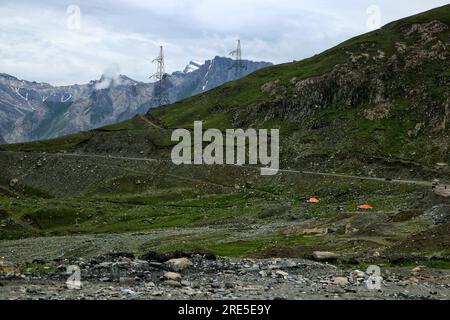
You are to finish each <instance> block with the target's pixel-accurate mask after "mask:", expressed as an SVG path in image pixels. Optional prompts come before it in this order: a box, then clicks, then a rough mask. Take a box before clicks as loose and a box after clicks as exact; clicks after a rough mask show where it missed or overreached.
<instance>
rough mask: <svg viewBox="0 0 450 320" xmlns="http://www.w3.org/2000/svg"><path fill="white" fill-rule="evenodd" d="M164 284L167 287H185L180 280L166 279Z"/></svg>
mask: <svg viewBox="0 0 450 320" xmlns="http://www.w3.org/2000/svg"><path fill="white" fill-rule="evenodd" d="M162 285H163V286H165V287H172V288H181V287H183V286H182V285H181V283H180V282H178V281H175V280H167V281H164V282H163V283H162Z"/></svg>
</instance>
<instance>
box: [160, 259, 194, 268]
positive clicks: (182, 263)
mask: <svg viewBox="0 0 450 320" xmlns="http://www.w3.org/2000/svg"><path fill="white" fill-rule="evenodd" d="M166 264H167V265H169V266H171V267H174V268H175V269H176V270H183V269H186V268H188V267H190V266H192V265H193V263H192V261H191V260H189V259H188V258H180V259H170V260H169V261H166Z"/></svg>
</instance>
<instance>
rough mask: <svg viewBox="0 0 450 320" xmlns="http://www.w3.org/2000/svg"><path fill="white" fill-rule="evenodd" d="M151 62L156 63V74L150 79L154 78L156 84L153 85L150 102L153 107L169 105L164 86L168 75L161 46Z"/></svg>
mask: <svg viewBox="0 0 450 320" xmlns="http://www.w3.org/2000/svg"><path fill="white" fill-rule="evenodd" d="M152 62H153V63H156V73H155V74H154V75H153V76H151V77H150V78H155V79H156V80H157V83H155V88H154V90H153V99H152V102H153V104H154V105H157V106H163V105H166V104H169V103H170V100H169V94H168V93H167V90H166V89H167V88H166V86H165V84H166V80H167V78H168V77H169V75H168V74H167V73H166V70H165V64H164V48H163V46H161V47H160V52H159V56H158V57H157V58H156V59H155V60H153V61H152Z"/></svg>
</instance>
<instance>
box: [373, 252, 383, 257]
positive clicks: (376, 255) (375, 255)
mask: <svg viewBox="0 0 450 320" xmlns="http://www.w3.org/2000/svg"><path fill="white" fill-rule="evenodd" d="M372 257H374V258H379V257H381V253H379V252H378V251H375V252H374V253H373V254H372Z"/></svg>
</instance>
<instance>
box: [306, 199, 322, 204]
mask: <svg viewBox="0 0 450 320" xmlns="http://www.w3.org/2000/svg"><path fill="white" fill-rule="evenodd" d="M319 202H320V201H319V199H317V198H311V199H309V200H308V203H319Z"/></svg>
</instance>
